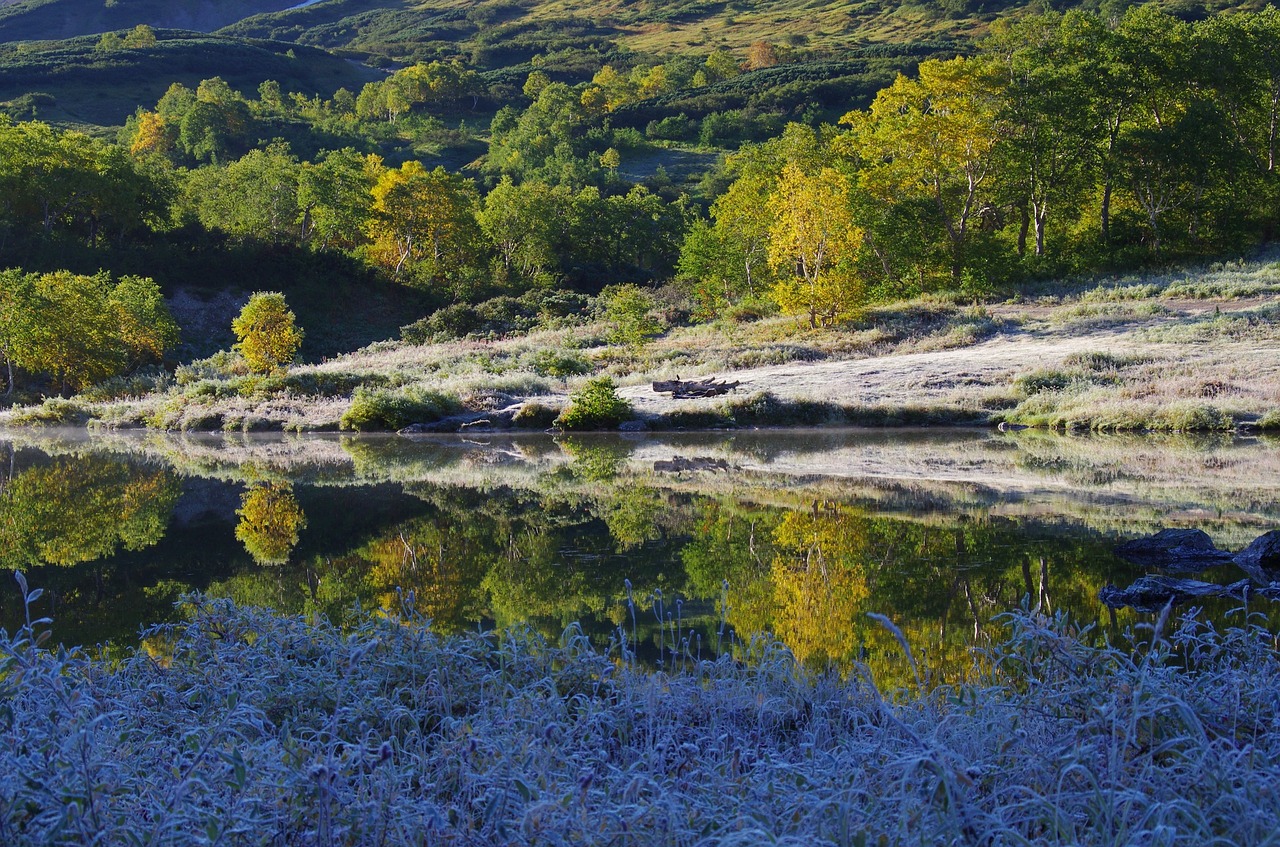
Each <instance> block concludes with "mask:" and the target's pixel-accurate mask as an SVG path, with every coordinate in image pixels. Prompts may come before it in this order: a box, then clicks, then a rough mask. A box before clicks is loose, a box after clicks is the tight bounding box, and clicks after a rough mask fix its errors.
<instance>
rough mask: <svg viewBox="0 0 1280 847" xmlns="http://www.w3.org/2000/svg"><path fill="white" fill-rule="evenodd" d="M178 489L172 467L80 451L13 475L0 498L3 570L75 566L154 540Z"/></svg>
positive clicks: (163, 527) (167, 516) (166, 518)
mask: <svg viewBox="0 0 1280 847" xmlns="http://www.w3.org/2000/svg"><path fill="white" fill-rule="evenodd" d="M180 493H181V485H180V483H179V482H178V479H177V477H175V476H174V475H173V474H172V473H171V472H169V471H168V470H166V469H163V468H157V467H141V466H135V465H130V464H127V463H125V462H121V461H115V460H111V459H105V458H101V457H97V456H86V457H83V458H80V459H75V460H72V459H65V458H59V459H53V460H51V461H49V462H48V463H45V464H40V465H36V466H34V467H28V468H25V469H23V470H21V471H17V472H15V473H13V474H12V476H11V477H10V478H9V479H8V481H7V482H6V483H5V486H4V494H3V496H0V561H3V562H4V565H5V567H7V568H24V567H31V566H36V565H63V566H69V565H76V564H80V563H82V562H92V561H96V560H98V559H102V558H104V557H106V556H109V555H111V554H112V553H114V552H116V551H117V550H119V549H121V548H123V549H125V550H142V549H144V548H146V547H150V546H152V545H154V544H155V543H156V542H158V541H159V540H160V539H161V538H162V537H163V536H164V532H165V527H166V526H167V525H168V522H169V515H170V514H171V513H172V512H173V507H174V504H175V503H176V502H177V500H178V496H179V494H180Z"/></svg>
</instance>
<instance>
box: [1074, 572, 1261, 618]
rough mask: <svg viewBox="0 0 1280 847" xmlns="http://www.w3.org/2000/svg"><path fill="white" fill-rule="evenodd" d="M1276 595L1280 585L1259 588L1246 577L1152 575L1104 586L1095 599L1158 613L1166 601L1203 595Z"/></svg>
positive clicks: (1177, 602)
mask: <svg viewBox="0 0 1280 847" xmlns="http://www.w3.org/2000/svg"><path fill="white" fill-rule="evenodd" d="M1258 596H1264V597H1269V598H1271V599H1273V600H1274V599H1276V598H1277V597H1280V584H1277V585H1274V586H1266V587H1260V586H1257V585H1254V584H1253V582H1252V581H1250V580H1247V579H1242V580H1239V581H1238V582H1233V583H1231V584H1229V585H1222V584H1220V583H1216V582H1201V581H1200V580H1198V579H1178V578H1176V577H1171V576H1159V575H1156V574H1152V575H1149V576H1144V577H1142V578H1141V579H1139V580H1137V581H1135V582H1134V583H1133V584H1132V585H1130V586H1129V587H1128V588H1117V587H1116V586H1114V585H1107V586H1104V587H1103V589H1102V590H1101V591H1099V592H1098V599H1099V600H1101V601H1102V602H1103V603H1106V604H1107V605H1108V606H1111V607H1112V608H1120V607H1123V606H1131V607H1133V608H1134V609H1137V610H1138V611H1139V612H1158V611H1160V609H1162V608H1164V607H1165V606H1166V605H1167V604H1168V603H1170V602H1172V603H1173V604H1174V605H1175V606H1177V605H1180V604H1182V603H1188V602H1191V601H1194V600H1203V599H1205V598H1207V597H1229V598H1232V599H1235V600H1240V601H1244V600H1247V599H1249V598H1250V597H1258Z"/></svg>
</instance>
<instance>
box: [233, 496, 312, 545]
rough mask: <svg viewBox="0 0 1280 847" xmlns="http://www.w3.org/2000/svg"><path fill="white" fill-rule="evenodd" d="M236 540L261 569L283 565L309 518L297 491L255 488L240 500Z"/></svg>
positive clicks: (296, 543)
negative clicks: (301, 504) (303, 509)
mask: <svg viewBox="0 0 1280 847" xmlns="http://www.w3.org/2000/svg"><path fill="white" fill-rule="evenodd" d="M236 514H237V515H238V516H239V518H240V521H239V523H237V524H236V538H237V539H239V541H240V543H242V544H244V548H245V550H246V551H248V553H249V555H251V556H253V559H254V561H256V562H257V563H258V564H260V565H283V564H285V563H286V562H288V561H289V554H290V553H292V552H293V548H294V547H296V546H297V545H298V536H299V533H300V532H301V531H302V530H303V529H305V528H306V526H307V518H306V515H304V514H303V512H302V507H301V506H299V505H298V498H297V497H295V496H294V493H293V487H292V486H290V485H287V484H285V483H278V482H269V483H264V484H260V485H254V486H252V487H251V488H249V489H248V490H247V491H245V492H244V494H243V495H242V496H241V498H240V508H239V509H237V510H236Z"/></svg>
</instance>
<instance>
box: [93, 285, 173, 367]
mask: <svg viewBox="0 0 1280 847" xmlns="http://www.w3.org/2000/svg"><path fill="white" fill-rule="evenodd" d="M107 305H108V306H109V307H110V308H111V309H112V310H113V311H114V312H115V316H116V322H117V326H118V327H119V334H120V340H121V342H122V343H123V344H124V348H125V350H126V352H127V356H128V362H127V366H128V367H129V368H136V367H138V366H139V365H144V364H149V363H154V362H159V361H161V360H162V359H163V358H164V354H165V352H166V351H168V350H171V349H172V348H173V347H175V346H176V345H177V343H178V339H179V329H178V322H177V321H175V320H174V319H173V314H172V313H171V312H170V311H169V307H168V305H166V304H165V302H164V297H163V296H161V294H160V286H158V285H156V283H155V280H153V279H149V278H146V277H138V276H125V277H121V278H120V280H119V281H118V282H117V283H116V284H115V287H114V288H112V289H111V293H110V294H108V295H107Z"/></svg>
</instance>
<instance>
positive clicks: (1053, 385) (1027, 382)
mask: <svg viewBox="0 0 1280 847" xmlns="http://www.w3.org/2000/svg"><path fill="white" fill-rule="evenodd" d="M1079 380H1080V374H1076V373H1071V372H1069V371H1059V370H1039V371H1032V372H1031V373H1027V374H1023V375H1021V376H1019V377H1018V378H1017V379H1015V380H1014V381H1013V387H1014V388H1016V389H1017V390H1018V391H1020V392H1021V393H1023V394H1025V395H1027V396H1030V395H1032V394H1040V393H1042V392H1046V391H1065V390H1066V389H1068V388H1069V387H1071V385H1072V383H1075V382H1077V381H1079Z"/></svg>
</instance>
